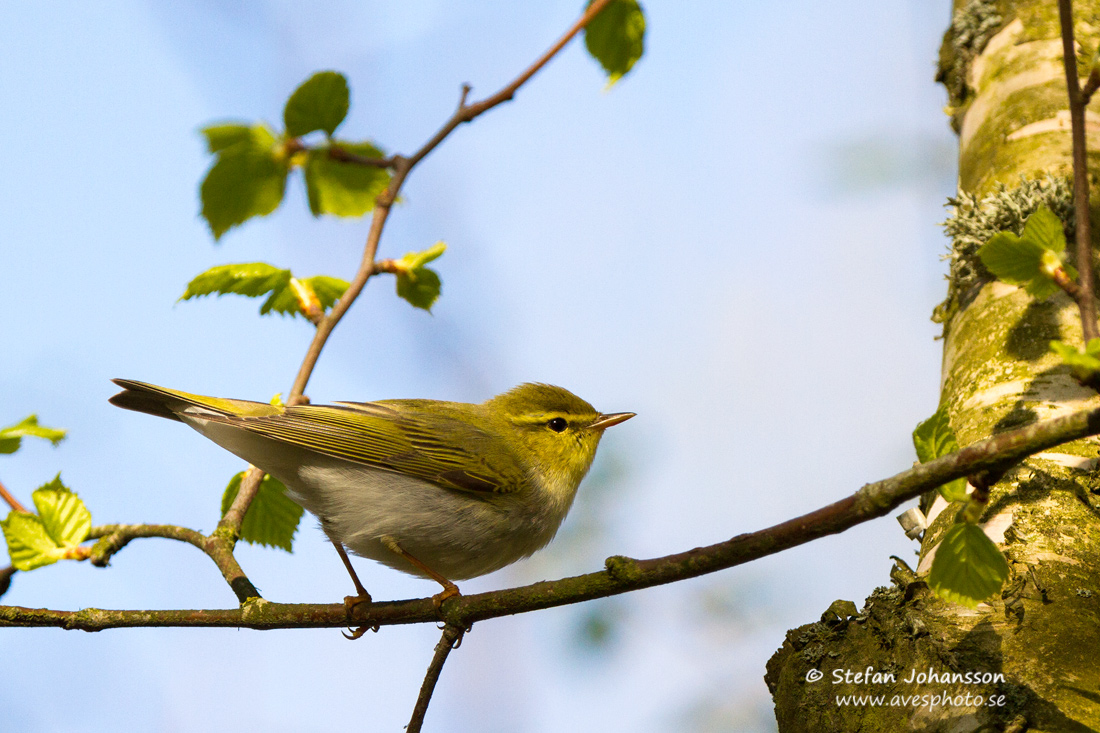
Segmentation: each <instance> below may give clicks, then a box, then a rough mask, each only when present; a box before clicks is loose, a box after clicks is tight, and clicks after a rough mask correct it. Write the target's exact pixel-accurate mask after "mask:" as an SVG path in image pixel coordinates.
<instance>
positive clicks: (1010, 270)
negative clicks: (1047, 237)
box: [978, 232, 1043, 285]
mask: <svg viewBox="0 0 1100 733" xmlns="http://www.w3.org/2000/svg"><path fill="white" fill-rule="evenodd" d="M978 256H979V257H980V258H981V260H982V264H983V265H985V267H986V269H987V270H989V271H990V272H991V273H993V274H994V275H995V276H996V277H997V278H998V279H1000V280H1003V281H1005V282H1006V283H1009V284H1010V285H1023V284H1024V283H1027V282H1030V281H1031V280H1032V279H1034V278H1037V277H1042V272H1041V271H1040V269H1039V268H1040V265H1041V264H1042V258H1043V248H1042V247H1041V246H1040V245H1039V244H1038V243H1037V242H1035V241H1033V240H1031V239H1021V238H1020V237H1017V236H1016V235H1015V234H1013V233H1012V232H998V233H997V234H994V235H993V236H992V237H990V239H989V241H988V242H986V243H985V244H984V245H982V247H981V249H979V250H978Z"/></svg>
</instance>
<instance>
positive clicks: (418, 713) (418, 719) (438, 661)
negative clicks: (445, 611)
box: [405, 624, 466, 733]
mask: <svg viewBox="0 0 1100 733" xmlns="http://www.w3.org/2000/svg"><path fill="white" fill-rule="evenodd" d="M464 633H466V630H465V629H464V628H462V627H460V626H451V625H450V624H447V625H445V626H444V627H443V636H441V637H440V639H439V643H438V644H436V645H435V654H434V655H433V656H432V662H431V664H429V665H428V671H427V672H425V674H424V684H422V685H421V686H420V694H419V695H418V696H417V698H416V705H415V706H414V707H413V712H412V717H411V718H409V724H408V725H407V726H406V727H405V730H406V731H407V732H408V733H420V728H421V727H422V726H423V725H424V714H425V713H427V712H428V703H429V702H431V699H432V693H433V692H435V683H436V682H438V681H439V673H440V672H442V671H443V665H444V664H445V663H446V661H447V657H448V655H450V653H451V650H452V649H457V648H458V646H459V645H460V644H461V643H462V635H463V634H464Z"/></svg>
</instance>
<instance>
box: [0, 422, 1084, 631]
mask: <svg viewBox="0 0 1100 733" xmlns="http://www.w3.org/2000/svg"><path fill="white" fill-rule="evenodd" d="M1096 434H1100V408H1094V409H1091V410H1082V411H1079V412H1075V413H1072V414H1070V415H1065V416H1062V417H1058V418H1054V419H1051V420H1044V421H1042V422H1036V423H1033V424H1031V425H1028V426H1027V427H1024V428H1020V429H1018V430H1013V431H1011V432H1006V433H1001V434H999V435H995V436H993V437H991V438H986V439H985V440H980V441H978V442H976V443H972V444H971V445H968V446H967V447H966V448H963V449H962V450H960V451H957V452H955V453H952V454H950V455H946V456H943V457H941V458H937V459H935V460H933V461H929V462H928V463H922V464H920V465H917V466H914V467H913V468H911V469H909V470H907V471H902V472H901V473H899V474H897V475H896V476H893V477H891V478H888V479H884V480H882V481H878V482H876V483H873V484H867V485H866V486H864V487H863V488H861V489H860V490H859V491H857V492H856V493H855V494H852V495H851V496H848V497H846V498H844V499H841V500H840V501H837V502H835V503H833V504H829V505H828V506H824V507H821V508H820V509H817V510H816V511H813V512H810V513H809V514H805V515H803V516H801V517H796V518H794V519H790V520H788V521H786V522H783V523H781V524H777V525H775V526H773V527H769V528H767V529H762V530H759V531H756V532H750V533H747V534H741V535H737V536H736V537H733V538H731V539H729V540H726V541H725V542H719V543H717V544H714V545H710V546H708V547H697V548H695V549H692V550H688V551H686V552H681V553H677V554H674V555H668V556H666V557H659V558H652V559H648V560H634V559H631V558H628V557H621V556H616V557H610V558H608V559H607V561H606V568H607V569H606V570H603V571H600V572H595V573H588V574H587V575H578V576H575V577H571V578H562V579H560V580H554V581H543V582H541V583H534V584H532V585H527V586H523V587H520V588H509V589H506V590H499V591H491V592H488V593H479V594H476V595H469V596H458V597H455V598H452V599H450V600H447V601H445V602H444V604H443V606H442V608H440V609H436V607H435V605H434V604H433V602H432V599H430V598H421V599H417V600H409V601H393V602H383V603H372V604H369V605H368V604H363V605H360V606H357V607H356V608H355V610H354V612H353V613H352V617H351V618H350V619H349V618H348V614H347V610H346V608H345V607H344V605H343V604H282V603H271V602H270V601H265V600H262V599H259V598H253V599H250V600H249V601H248V602H246V603H243V604H242V606H241V607H240V608H234V609H227V610H201V611H200V610H172V611H116V610H101V609H84V610H82V611H53V610H48V609H29V608H21V607H18V606H0V627H3V626H56V627H61V628H66V629H83V630H85V631H99V630H102V629H108V628H118V627H132V626H230V627H241V626H244V627H248V628H253V629H277V628H343V627H344V626H346V625H347V624H348V623H349V622H350V623H352V624H353V625H356V626H390V625H395V624H411V623H432V622H436V621H438V620H439V618H440V615H442V617H443V619H444V620H445V621H446V623H448V624H449V625H451V626H454V627H457V628H463V629H464V628H468V627H469V626H470V625H471V624H472V623H474V622H475V621H480V620H484V619H490V618H497V617H499V616H508V615H512V614H516V613H527V612H529V611H536V610H539V609H543V608H552V607H555V606H564V605H568V604H572V603H580V602H582V601H587V600H591V599H593V598H603V597H606V596H612V595H617V594H619V593H626V592H628V591H634V590H640V589H642V588H649V587H652V586H655V585H663V584H666V583H674V582H676V581H679V580H685V579H687V578H693V577H697V576H699V575H705V574H708V573H713V572H716V571H719V570H723V569H725V568H730V567H734V566H735V565H742V564H745V563H747V562H751V561H753V560H758V559H760V558H762V557H766V556H768V555H773V554H775V553H777V552H781V551H783V550H787V549H789V548H791V547H795V546H797V545H802V544H805V543H807V542H810V541H812V540H815V539H818V538H821V537H825V536H827V535H830V534H837V533H839V532H843V531H845V530H847V529H850V528H852V527H854V526H856V525H857V524H861V523H863V522H867V521H870V520H871V519H875V518H876V517H881V516H884V515H885V514H888V513H889V512H890V511H892V510H893V509H895V508H896V507H898V506H899V505H901V504H902V503H904V502H906V501H909V500H910V499H914V498H916V497H918V496H920V495H921V494H923V493H925V492H926V491H930V490H932V489H934V488H936V487H938V486H941V485H943V484H945V483H947V482H949V481H952V480H954V479H957V478H962V477H964V476H972V475H974V474H979V473H981V472H983V471H1000V470H1003V469H1004V467H1005V466H1006V465H1011V464H1014V463H1016V462H1018V461H1020V460H1022V459H1024V458H1026V457H1027V456H1029V455H1032V454H1034V453H1038V452H1040V451H1044V450H1046V449H1048V448H1051V447H1053V446H1056V445H1060V444H1062V443H1066V442H1069V441H1072V440H1078V439H1080V438H1084V437H1087V436H1090V435H1096Z"/></svg>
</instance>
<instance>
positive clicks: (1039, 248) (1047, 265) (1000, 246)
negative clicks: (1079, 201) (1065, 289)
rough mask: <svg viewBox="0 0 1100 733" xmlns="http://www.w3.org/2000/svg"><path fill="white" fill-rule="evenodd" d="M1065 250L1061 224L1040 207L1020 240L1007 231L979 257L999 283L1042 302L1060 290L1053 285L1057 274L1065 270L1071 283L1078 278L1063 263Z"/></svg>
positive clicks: (1030, 219)
mask: <svg viewBox="0 0 1100 733" xmlns="http://www.w3.org/2000/svg"><path fill="white" fill-rule="evenodd" d="M1065 249H1066V234H1065V230H1064V229H1063V227H1062V220H1061V219H1059V218H1058V215H1057V214H1055V213H1054V212H1053V211H1051V210H1050V209H1048V208H1047V207H1046V206H1041V207H1039V208H1038V209H1037V210H1036V211H1035V212H1034V213H1032V215H1031V216H1029V217H1028V218H1027V221H1026V222H1025V223H1024V233H1023V236H1022V237H1017V236H1016V235H1015V234H1014V233H1012V232H1008V231H1005V232H998V233H997V234H994V235H993V236H992V237H990V239H989V241H988V242H986V243H985V244H984V245H983V246H982V247H981V249H979V250H978V256H979V257H980V258H981V260H982V264H983V265H985V267H986V269H987V270H989V271H990V272H991V273H993V275H995V276H996V277H997V278H998V279H1000V280H1003V281H1004V282H1006V283H1009V284H1011V285H1026V286H1027V288H1026V289H1027V292H1028V293H1029V294H1030V295H1032V296H1033V297H1034V298H1036V299H1038V300H1045V299H1046V298H1048V297H1050V296H1051V295H1053V294H1054V293H1056V292H1058V291H1059V290H1060V289H1061V288H1060V287H1059V286H1058V284H1057V283H1055V282H1054V274H1055V272H1056V270H1058V269H1062V270H1064V271H1065V273H1066V276H1067V277H1068V278H1069V279H1070V280H1076V278H1077V271H1076V270H1075V269H1074V268H1073V267H1072V266H1070V265H1068V264H1066V263H1065V262H1063V260H1062V253H1063V252H1064V251H1065Z"/></svg>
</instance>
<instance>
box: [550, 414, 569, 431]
mask: <svg viewBox="0 0 1100 733" xmlns="http://www.w3.org/2000/svg"><path fill="white" fill-rule="evenodd" d="M546 427H548V428H550V429H551V430H553V431H554V432H555V433H560V432H562V431H563V430H565V428H566V427H568V424H567V423H566V422H565V418H562V417H555V418H554V419H553V420H551V421H550V422H548V423H546Z"/></svg>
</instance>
